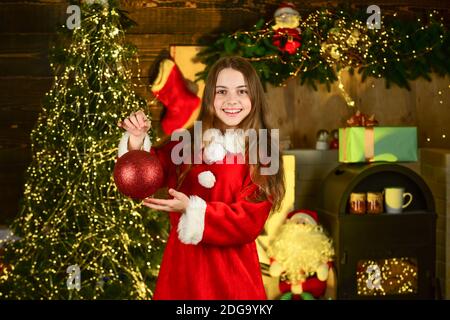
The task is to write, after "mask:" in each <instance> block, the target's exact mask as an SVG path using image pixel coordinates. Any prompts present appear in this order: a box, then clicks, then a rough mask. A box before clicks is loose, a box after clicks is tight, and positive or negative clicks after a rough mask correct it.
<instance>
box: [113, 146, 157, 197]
mask: <svg viewBox="0 0 450 320" xmlns="http://www.w3.org/2000/svg"><path fill="white" fill-rule="evenodd" d="M114 182H115V183H116V186H117V188H118V189H119V191H120V192H121V193H122V194H124V195H126V196H128V197H130V198H133V199H138V200H142V199H145V198H147V197H149V196H151V195H152V194H154V193H155V192H156V190H158V189H159V188H161V187H162V185H163V183H164V171H163V168H162V165H161V163H160V162H159V159H158V158H157V157H156V156H154V155H152V154H150V153H149V152H146V151H141V150H132V151H129V152H127V153H125V154H124V155H123V156H121V157H120V158H119V159H118V160H117V162H116V165H115V166H114Z"/></svg>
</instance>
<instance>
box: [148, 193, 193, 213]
mask: <svg viewBox="0 0 450 320" xmlns="http://www.w3.org/2000/svg"><path fill="white" fill-rule="evenodd" d="M169 194H170V195H171V196H173V199H168V200H166V199H155V198H146V199H144V202H143V205H144V206H147V207H149V208H152V209H155V210H161V211H167V212H181V213H184V212H186V208H187V207H188V205H189V197H188V196H187V195H185V194H184V193H183V192H178V191H176V190H174V189H169Z"/></svg>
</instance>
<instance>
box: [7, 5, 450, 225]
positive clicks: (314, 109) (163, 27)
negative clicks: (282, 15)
mask: <svg viewBox="0 0 450 320" xmlns="http://www.w3.org/2000/svg"><path fill="white" fill-rule="evenodd" d="M279 2H280V1H275V0H265V1H253V0H247V1H245V0H220V1H207V0H200V1H156V0H155V1H151V0H137V1H134V0H123V1H121V4H122V7H123V9H125V10H127V11H129V13H130V16H131V18H132V19H133V20H135V21H136V22H137V23H138V26H137V27H135V28H133V29H132V30H131V31H130V32H129V33H128V40H129V41H131V42H132V43H134V44H135V45H136V46H137V47H138V49H139V58H140V62H141V80H140V81H141V83H142V84H144V85H145V83H147V82H148V75H149V70H150V67H151V65H152V63H153V62H154V61H155V59H156V57H157V56H158V55H160V54H161V52H163V51H164V50H167V49H168V47H169V44H177V45H195V44H198V42H199V39H200V38H203V37H205V36H206V37H207V36H210V35H214V34H218V33H220V32H232V31H234V30H236V29H239V28H249V27H250V26H251V25H253V24H254V23H255V22H256V21H257V20H258V19H259V17H261V16H262V17H265V18H270V17H271V15H272V12H273V11H274V10H275V9H276V8H277V6H278V4H279ZM294 2H295V3H296V4H297V6H298V8H299V9H300V11H302V10H303V9H305V8H306V7H307V6H313V7H320V6H323V5H326V4H330V3H332V4H335V3H337V2H338V1H319V0H313V1H294ZM339 2H342V1H339ZM346 2H350V3H353V4H354V5H355V6H356V4H357V6H360V7H365V6H368V5H370V4H372V3H373V1H371V0H360V1H346ZM377 4H378V5H379V6H380V7H381V8H382V10H390V11H393V10H400V11H401V12H403V13H406V14H412V13H413V12H414V11H416V10H424V9H427V8H428V9H429V8H436V9H441V10H444V11H446V12H449V9H450V4H449V3H448V2H447V1H441V0H427V1H425V0H396V1H394V0H379V1H377ZM67 5H68V3H67V1H63V0H34V1H7V0H0V224H1V223H8V222H9V221H10V219H11V218H13V217H14V216H15V215H16V213H17V211H18V203H19V199H20V197H21V194H22V189H23V183H24V181H23V174H24V172H25V169H26V167H27V166H28V164H29V161H30V148H29V146H30V139H29V136H30V132H31V130H32V129H33V127H34V125H35V123H36V119H37V116H38V114H39V112H40V110H41V106H40V102H41V100H42V98H43V96H44V94H45V92H47V91H48V90H49V88H50V86H51V83H52V75H51V71H50V68H49V62H48V48H49V45H50V44H51V42H52V40H53V39H54V38H55V30H56V26H57V25H58V24H63V23H65V20H66V18H67V14H66V8H67ZM344 82H345V84H346V87H348V89H349V93H350V94H351V95H352V96H353V97H354V98H355V99H356V101H357V103H359V104H360V106H361V109H362V110H363V111H365V112H374V113H376V115H377V118H378V119H379V120H380V121H382V123H383V124H396V125H418V126H419V128H420V134H421V137H420V139H421V140H420V141H421V144H422V145H424V143H425V142H424V141H425V140H424V139H425V137H426V136H430V137H432V139H431V141H430V142H429V143H428V146H434V147H449V143H448V139H449V138H450V132H448V136H449V138H447V140H445V139H439V136H440V135H441V136H442V134H441V133H442V132H443V131H442V130H443V129H441V128H440V127H442V128H444V129H446V130H448V128H449V123H450V121H449V120H450V111H448V110H449V109H450V106H449V101H450V99H449V96H448V92H449V87H448V83H449V81H448V79H446V80H443V79H438V78H436V77H434V80H433V83H431V84H430V83H427V82H425V81H417V82H416V83H415V84H414V85H413V90H412V91H411V92H408V91H405V90H400V89H391V90H385V89H383V84H382V82H380V81H375V82H373V84H374V85H375V88H372V87H371V85H372V82H368V83H367V84H360V83H359V81H357V79H351V78H347V77H345V79H344ZM437 90H441V91H442V97H443V99H440V97H438V96H437V95H436V91H437ZM268 97H269V100H270V103H271V106H272V108H273V111H274V112H273V118H272V119H273V122H274V125H275V126H278V127H280V128H281V132H282V135H284V136H285V137H289V138H290V140H291V142H292V146H293V147H295V148H310V147H312V146H313V145H314V139H315V134H316V131H317V130H318V129H321V128H326V129H330V130H331V129H333V128H335V127H338V126H341V125H342V122H343V120H344V119H345V118H346V117H348V115H349V114H350V111H349V110H348V109H347V108H346V107H345V104H344V102H343V99H342V97H341V96H340V95H339V94H338V92H337V90H336V88H333V91H332V92H330V93H329V92H327V91H326V90H325V89H324V88H321V90H319V91H317V92H314V91H312V90H310V89H308V88H305V87H301V86H298V85H297V84H296V83H295V80H293V81H291V82H290V83H288V85H287V87H285V88H271V89H270V90H269V92H268ZM440 100H443V103H442V104H440V103H439V101H440Z"/></svg>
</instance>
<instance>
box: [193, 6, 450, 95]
mask: <svg viewBox="0 0 450 320" xmlns="http://www.w3.org/2000/svg"><path fill="white" fill-rule="evenodd" d="M368 17H369V14H367V13H366V12H365V11H355V10H350V9H345V8H333V9H330V8H328V9H321V10H315V11H312V12H310V13H308V14H306V15H304V16H303V17H302V19H301V22H300V29H301V33H300V34H301V46H300V48H299V49H298V50H297V52H295V53H293V54H289V53H287V52H282V51H281V50H279V48H278V47H276V46H274V45H273V44H272V37H273V36H274V34H275V31H274V30H273V29H272V28H271V26H272V25H273V22H272V21H269V22H266V23H265V21H264V20H260V21H259V22H258V23H257V24H256V25H255V26H254V27H253V29H252V30H250V31H237V32H235V33H233V34H222V35H220V36H219V37H218V39H216V40H215V41H214V42H212V43H211V42H209V43H207V44H203V45H205V46H206V47H205V48H204V49H203V50H201V51H200V52H199V54H198V58H199V60H200V61H201V62H203V63H204V64H205V65H206V69H205V70H204V71H203V72H201V73H199V74H197V80H200V79H205V78H206V75H207V73H208V71H209V69H210V67H211V66H212V64H214V62H215V61H217V59H218V58H220V57H222V56H227V55H238V56H242V57H244V58H247V59H249V60H250V61H251V62H252V64H253V66H254V67H255V69H256V70H257V71H258V73H259V76H260V79H261V80H262V82H263V84H264V86H266V84H267V83H270V84H272V85H275V86H281V85H284V84H285V83H286V81H287V80H288V79H290V78H292V77H298V79H299V81H300V83H301V84H302V85H303V84H305V83H306V84H307V85H310V86H312V87H313V88H314V89H315V90H317V84H318V83H319V84H325V85H326V86H327V89H328V90H330V85H331V84H332V83H333V82H334V81H336V80H337V79H338V71H339V70H340V69H343V68H348V70H349V71H350V73H352V74H353V72H354V71H355V70H356V71H357V72H358V73H361V74H362V81H364V80H365V79H366V78H367V77H374V78H384V79H385V80H386V87H387V88H389V87H390V85H391V84H392V83H394V84H396V85H398V86H399V87H402V88H406V89H408V90H410V86H409V81H410V80H414V79H417V78H420V77H423V78H425V79H428V80H431V78H430V74H431V73H432V72H435V73H437V74H439V75H441V76H444V75H448V74H450V59H449V57H450V36H449V32H448V30H447V27H446V25H445V24H444V23H443V18H441V17H439V13H438V12H436V11H433V12H429V13H426V14H424V16H423V17H420V18H418V19H417V20H415V21H408V20H401V19H399V18H398V17H396V14H393V15H390V16H386V15H385V14H384V13H383V12H382V22H381V28H380V29H369V28H367V26H366V20H367V18H368Z"/></svg>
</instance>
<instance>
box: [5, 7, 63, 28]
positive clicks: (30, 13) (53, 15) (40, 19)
mask: <svg viewBox="0 0 450 320" xmlns="http://www.w3.org/2000/svg"><path fill="white" fill-rule="evenodd" d="M66 10H67V4H65V3H23V2H20V3H12V2H7V3H2V4H1V5H0V32H1V33H53V32H55V31H56V30H57V26H58V25H62V24H64V23H65V21H66V19H67V17H68V15H67V14H66Z"/></svg>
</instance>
